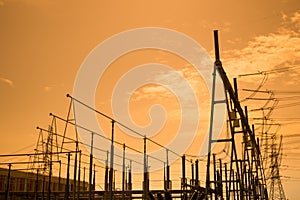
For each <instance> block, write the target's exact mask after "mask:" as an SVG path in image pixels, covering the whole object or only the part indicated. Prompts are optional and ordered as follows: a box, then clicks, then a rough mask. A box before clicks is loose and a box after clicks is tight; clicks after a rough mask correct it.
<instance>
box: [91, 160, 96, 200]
mask: <svg viewBox="0 0 300 200" xmlns="http://www.w3.org/2000/svg"><path fill="white" fill-rule="evenodd" d="M95 191H96V164H94V178H93V195H92V196H93V199H95Z"/></svg>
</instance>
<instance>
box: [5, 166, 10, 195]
mask: <svg viewBox="0 0 300 200" xmlns="http://www.w3.org/2000/svg"><path fill="white" fill-rule="evenodd" d="M10 170H11V164H8V174H7V181H6V188H5V200H8V194H9V186H10Z"/></svg>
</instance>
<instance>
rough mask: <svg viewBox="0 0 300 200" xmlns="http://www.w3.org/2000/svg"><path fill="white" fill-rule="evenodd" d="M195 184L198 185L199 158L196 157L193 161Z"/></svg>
mask: <svg viewBox="0 0 300 200" xmlns="http://www.w3.org/2000/svg"><path fill="white" fill-rule="evenodd" d="M195 181H196V183H195V185H196V186H198V185H199V160H198V159H197V160H196V161H195Z"/></svg>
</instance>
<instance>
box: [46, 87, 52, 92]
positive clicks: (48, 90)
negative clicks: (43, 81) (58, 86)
mask: <svg viewBox="0 0 300 200" xmlns="http://www.w3.org/2000/svg"><path fill="white" fill-rule="evenodd" d="M52 89H53V87H51V86H45V87H44V91H45V92H50V91H51V90H52Z"/></svg>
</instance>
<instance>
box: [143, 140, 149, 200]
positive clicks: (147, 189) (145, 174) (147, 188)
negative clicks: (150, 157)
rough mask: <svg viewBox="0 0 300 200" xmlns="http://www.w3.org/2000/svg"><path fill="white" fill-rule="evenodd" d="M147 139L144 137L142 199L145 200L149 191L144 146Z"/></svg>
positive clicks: (145, 147)
mask: <svg viewBox="0 0 300 200" xmlns="http://www.w3.org/2000/svg"><path fill="white" fill-rule="evenodd" d="M146 142H147V138H146V136H144V187H143V190H144V195H143V199H144V200H147V196H148V191H149V184H148V170H147V168H148V166H147V146H146Z"/></svg>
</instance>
